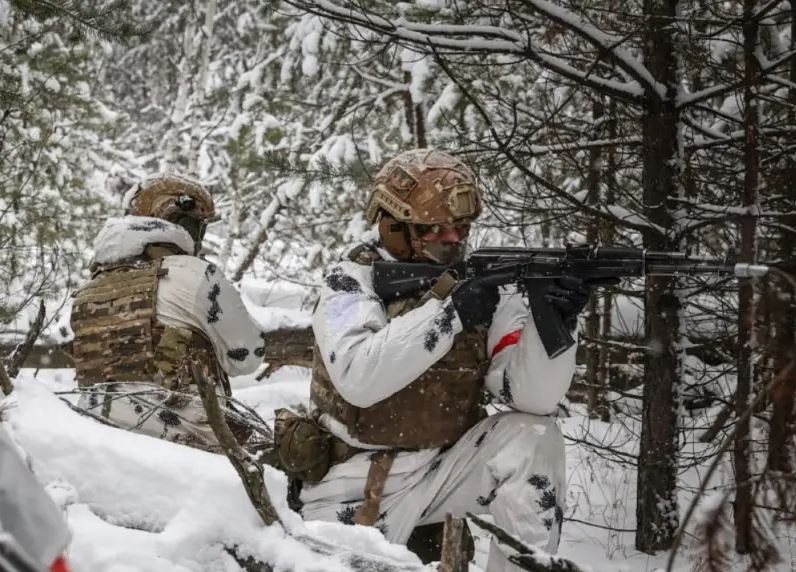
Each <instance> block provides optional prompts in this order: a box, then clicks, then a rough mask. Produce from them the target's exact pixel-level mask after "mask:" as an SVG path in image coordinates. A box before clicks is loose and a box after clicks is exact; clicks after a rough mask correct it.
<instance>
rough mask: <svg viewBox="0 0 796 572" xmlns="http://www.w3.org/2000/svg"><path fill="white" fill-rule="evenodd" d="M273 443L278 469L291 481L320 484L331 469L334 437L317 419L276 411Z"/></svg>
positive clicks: (288, 411)
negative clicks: (331, 443) (331, 444)
mask: <svg viewBox="0 0 796 572" xmlns="http://www.w3.org/2000/svg"><path fill="white" fill-rule="evenodd" d="M275 413H276V420H275V421H274V441H275V445H276V452H277V456H278V460H279V468H280V469H282V470H283V471H284V472H285V473H287V476H288V477H290V478H292V479H298V480H301V481H305V482H308V483H317V482H320V481H321V480H322V479H323V477H325V476H326V473H327V472H329V467H330V465H331V446H330V441H331V438H332V434H331V433H329V431H327V430H326V429H324V428H323V427H322V426H321V425H320V424H319V423H318V422H317V421H316V420H315V419H312V418H310V417H303V416H301V415H298V414H296V413H293V412H292V411H290V410H288V409H277V410H276V411H275Z"/></svg>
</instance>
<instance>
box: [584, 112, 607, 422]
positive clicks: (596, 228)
mask: <svg viewBox="0 0 796 572" xmlns="http://www.w3.org/2000/svg"><path fill="white" fill-rule="evenodd" d="M603 115H604V106H603V103H602V101H600V99H599V96H598V97H595V99H594V101H593V102H592V123H593V124H595V125H596V124H598V123H599V121H600V120H601V119H602V117H603ZM601 163H602V148H601V147H593V148H592V149H591V150H590V151H589V171H588V173H587V176H586V189H587V192H588V193H589V202H591V203H592V204H595V205H596V206H597V208H599V205H600V202H601V200H602V196H601V195H602V193H601V189H600V187H601V185H600V182H601V181H600V179H601V174H602V173H601V171H602V169H601ZM601 224H602V221H600V220H599V219H595V218H592V219H590V220H589V226H588V228H587V230H586V240H587V242H588V243H589V244H595V243H597V241H598V239H599V236H600V225H601ZM600 317H601V316H600V311H599V301H598V299H597V297H596V296H592V297H591V299H590V300H589V304H588V306H587V307H586V324H585V331H586V337H587V338H588V340H589V341H588V342H587V345H586V382H587V383H588V386H589V388H588V410H589V417H591V418H593V419H596V418H598V417H600V416H601V410H602V409H604V405H603V404H602V403H601V402H602V401H603V395H604V393H603V391H604V390H603V388H602V387H601V385H600V381H601V380H600V375H599V374H600V357H601V353H602V352H601V346H600V344H598V343H597V342H596V340H597V338H598V337H599V334H600ZM603 380H604V378H603Z"/></svg>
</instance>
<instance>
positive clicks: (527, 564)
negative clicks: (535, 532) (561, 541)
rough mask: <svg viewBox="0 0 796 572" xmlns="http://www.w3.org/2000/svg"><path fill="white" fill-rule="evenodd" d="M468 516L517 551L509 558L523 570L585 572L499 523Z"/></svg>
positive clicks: (533, 571)
mask: <svg viewBox="0 0 796 572" xmlns="http://www.w3.org/2000/svg"><path fill="white" fill-rule="evenodd" d="M467 518H469V519H470V520H472V521H473V522H474V523H475V524H477V525H478V526H479V527H481V528H483V529H484V530H486V531H487V532H489V533H491V534H492V536H493V537H494V538H495V540H496V541H497V542H499V543H500V544H504V545H505V546H508V547H509V548H511V549H512V550H514V551H516V552H517V555H515V556H509V560H510V561H511V562H513V563H514V564H516V565H517V566H519V567H520V568H522V569H523V570H529V571H530V572H585V571H584V570H583V568H581V567H580V566H578V565H577V564H575V563H574V562H572V561H571V560H568V559H566V558H562V557H561V556H553V555H552V554H548V553H546V552H545V551H543V550H541V549H539V548H536V547H535V546H530V545H528V544H525V543H524V542H522V541H521V540H518V539H516V538H514V537H513V536H512V535H511V534H509V533H508V532H506V531H505V530H504V529H503V528H501V527H500V526H498V525H497V524H493V523H491V522H487V521H485V520H483V519H481V518H479V517H477V516H475V515H474V514H473V513H471V512H468V513H467Z"/></svg>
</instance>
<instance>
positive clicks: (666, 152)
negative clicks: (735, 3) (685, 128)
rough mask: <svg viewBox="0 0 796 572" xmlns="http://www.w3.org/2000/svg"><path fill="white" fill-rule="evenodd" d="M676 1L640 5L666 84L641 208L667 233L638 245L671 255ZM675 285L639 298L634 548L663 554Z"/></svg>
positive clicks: (648, 143) (671, 460) (662, 283)
mask: <svg viewBox="0 0 796 572" xmlns="http://www.w3.org/2000/svg"><path fill="white" fill-rule="evenodd" d="M677 5H678V2H677V1H676V0H674V1H673V0H645V1H644V11H645V15H646V17H647V23H646V29H645V31H644V36H645V37H644V61H645V62H646V64H647V67H648V69H649V70H650V72H651V73H652V75H653V77H655V79H656V80H657V81H659V82H661V83H663V84H664V85H666V86H668V88H669V89H668V93H667V97H665V98H663V99H662V100H656V99H654V98H648V99H647V103H646V105H645V109H644V112H643V118H642V139H643V150H642V154H643V155H642V157H643V169H644V173H643V202H644V205H645V207H646V208H645V211H646V213H645V214H646V216H647V217H648V219H649V220H650V221H651V222H652V223H654V224H655V225H657V226H658V227H659V228H662V229H664V230H665V231H666V234H665V235H664V234H661V232H659V231H656V230H655V229H648V230H646V231H645V232H644V233H643V240H644V247H646V248H649V249H651V250H664V251H669V250H677V247H678V245H677V244H675V243H674V240H673V238H671V237H672V236H673V235H674V234H675V233H674V232H672V231H673V230H674V220H673V218H672V215H671V211H672V210H673V205H671V204H670V202H669V201H670V200H671V199H673V198H675V197H676V196H677V194H678V190H677V189H678V180H677V178H678V171H677V170H678V165H679V163H680V160H681V159H682V157H681V156H680V153H679V150H678V120H679V117H678V112H677V109H676V107H675V101H674V96H675V93H676V86H677V65H676V56H677V54H676V52H675V47H674V38H673V34H674V31H673V28H674V27H673V25H672V23H673V21H674V17H675V16H676V15H677ZM676 284H677V281H676V279H674V278H671V277H650V278H648V279H647V287H646V297H645V311H644V323H645V336H646V345H647V347H648V348H649V349H648V351H647V355H646V362H645V371H644V394H643V402H642V420H641V439H640V445H639V463H638V467H639V469H638V481H637V485H638V486H637V491H638V494H637V501H636V522H637V527H638V528H637V532H636V548H637V549H639V550H641V551H643V552H653V551H656V550H665V549H667V548H669V546H671V543H672V539H673V538H674V534H675V532H676V530H677V523H678V518H677V489H676V485H677V456H678V448H679V444H678V434H677V419H678V410H679V399H680V376H681V364H682V360H681V354H680V347H679V345H680V321H679V320H680V311H681V303H680V299H679V298H678V296H677V293H676V292H675V286H676Z"/></svg>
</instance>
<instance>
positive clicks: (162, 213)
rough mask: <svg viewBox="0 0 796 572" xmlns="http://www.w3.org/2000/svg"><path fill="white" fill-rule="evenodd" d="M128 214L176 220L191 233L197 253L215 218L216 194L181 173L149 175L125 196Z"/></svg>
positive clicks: (126, 212) (174, 221) (170, 220)
mask: <svg viewBox="0 0 796 572" xmlns="http://www.w3.org/2000/svg"><path fill="white" fill-rule="evenodd" d="M125 204H126V210H125V214H127V215H136V216H149V217H154V218H159V219H163V220H167V221H169V222H173V223H175V224H177V225H179V226H181V227H182V228H184V229H185V230H186V231H188V234H190V235H191V238H193V240H194V243H195V244H196V251H197V252H198V251H199V249H200V247H201V243H202V239H203V238H204V234H205V229H206V228H207V224H208V223H209V222H211V221H212V220H214V219H215V216H216V212H215V205H214V204H213V197H212V196H210V193H209V192H208V191H207V189H205V188H204V187H203V186H202V185H200V184H199V183H197V182H196V181H192V180H191V179H188V178H185V177H181V176H178V175H158V176H155V177H150V178H148V179H146V180H144V181H142V182H140V183H138V184H136V185H135V186H134V187H133V188H132V189H130V190H129V191H128V192H127V194H126V195H125Z"/></svg>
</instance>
